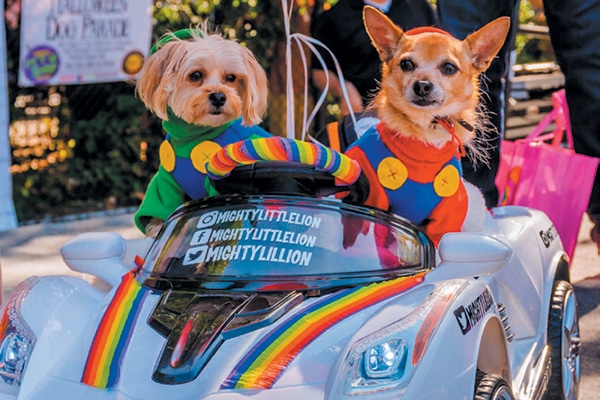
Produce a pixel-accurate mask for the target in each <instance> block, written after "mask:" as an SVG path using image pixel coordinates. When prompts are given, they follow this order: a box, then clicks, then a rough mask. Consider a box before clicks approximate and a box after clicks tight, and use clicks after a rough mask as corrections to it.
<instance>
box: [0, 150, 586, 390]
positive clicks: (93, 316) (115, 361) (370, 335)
mask: <svg viewBox="0 0 600 400" xmlns="http://www.w3.org/2000/svg"><path fill="white" fill-rule="evenodd" d="M238 171H239V172H238ZM236 174H238V175H236ZM273 179H276V180H277V182H276V183H275V184H273ZM222 182H224V186H223V187H222V188H221V192H223V191H224V188H230V189H229V191H230V192H244V191H245V192H246V194H235V193H225V194H222V195H220V196H217V197H212V198H207V199H204V200H200V201H196V202H192V203H189V204H187V205H185V206H183V207H181V208H180V209H179V210H178V211H176V212H175V213H174V214H173V215H172V216H171V217H170V219H169V220H168V221H167V222H166V223H165V225H164V227H163V229H162V231H161V233H160V234H159V236H158V238H157V239H156V240H155V241H154V243H153V244H152V246H151V247H150V250H149V252H148V253H147V254H145V257H144V259H143V260H141V261H140V263H139V265H140V266H139V268H134V269H130V266H127V265H126V264H124V262H123V260H122V257H123V255H124V254H125V249H126V248H125V245H126V244H125V241H124V240H123V239H122V237H120V235H118V234H111V233H90V234H84V235H81V236H79V237H77V238H75V239H74V240H72V241H71V242H69V243H68V244H67V245H65V246H64V247H63V248H62V249H61V251H62V254H63V258H64V259H65V262H66V263H67V264H68V265H69V266H70V267H71V268H72V269H74V270H76V271H80V272H85V273H87V274H91V275H95V276H97V277H100V278H102V279H103V280H104V281H106V282H107V283H108V284H109V285H110V286H111V287H112V288H111V289H110V290H109V291H107V292H106V291H102V290H100V289H98V288H96V287H94V286H92V285H90V284H89V283H88V282H87V281H86V280H83V279H79V278H76V277H58V276H56V277H34V278H30V279H28V280H26V281H24V282H23V283H21V284H20V285H19V286H18V288H16V289H15V290H14V291H12V292H11V293H10V295H9V296H8V298H7V299H6V300H5V302H4V303H3V306H2V317H1V320H0V333H1V335H0V339H1V342H0V399H19V400H21V399H22V400H25V399H31V400H40V399H61V400H66V399H77V400H81V399H85V400H96V399H98V400H102V399H119V400H142V399H143V400H148V399H178V400H187V399H189V400H192V399H194V400H195V399H214V400H216V399H227V400H230V399H243V398H248V399H255V400H259V399H286V400H294V399H300V400H309V399H310V400H315V399H329V400H342V399H356V398H359V399H419V400H420V399H434V400H439V399H451V400H456V399H501V400H505V399H540V398H544V399H576V398H577V391H578V383H579V373H580V371H579V366H580V358H579V346H580V343H579V328H578V315H577V303H576V299H575V294H574V291H573V288H572V286H571V284H570V283H569V265H568V261H567V258H566V256H565V253H564V252H563V248H562V244H561V241H560V238H559V237H558V235H557V234H556V231H555V229H554V227H553V225H552V223H551V221H550V220H549V219H548V218H547V217H546V215H545V214H543V213H541V212H538V211H535V210H531V209H526V208H522V207H504V208H496V209H494V210H492V213H491V215H490V216H489V218H488V220H487V221H486V224H485V229H484V231H482V232H478V233H450V234H447V235H445V236H444V237H443V239H442V240H441V242H440V245H439V248H438V249H435V248H434V247H433V246H432V244H431V242H430V241H429V240H428V238H427V237H425V236H424V234H423V233H422V232H421V231H420V230H419V228H417V227H416V226H414V225H413V224H411V223H410V222H408V221H406V220H404V219H402V218H399V217H396V216H394V215H390V214H388V213H384V212H381V211H377V210H374V209H370V208H367V207H363V206H359V205H355V204H351V202H349V201H345V200H344V199H338V198H336V197H335V196H331V195H330V193H329V192H327V190H329V189H327V187H328V186H332V185H331V182H333V179H332V178H330V176H329V174H327V173H323V172H322V171H315V170H314V169H310V168H308V169H307V168H306V167H304V166H300V167H299V166H295V165H284V166H283V167H282V166H279V165H272V164H271V163H269V162H265V163H257V164H256V165H255V166H251V167H246V168H239V169H236V170H235V171H234V174H232V175H231V176H230V177H229V178H228V179H225V180H223V181H222ZM290 187H291V189H290ZM252 188H254V189H252ZM256 188H258V189H256ZM323 188H325V189H323ZM347 189H348V190H350V191H354V189H355V188H353V187H349V188H347ZM248 191H250V193H248ZM266 192H268V193H269V194H264V193H266ZM290 192H295V193H296V194H289V193H290ZM298 193H299V194H298ZM359 195H360V194H359ZM142 256H144V254H142Z"/></svg>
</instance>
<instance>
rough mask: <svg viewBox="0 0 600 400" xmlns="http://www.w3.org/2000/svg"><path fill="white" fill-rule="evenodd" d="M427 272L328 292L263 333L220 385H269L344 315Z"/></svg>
mask: <svg viewBox="0 0 600 400" xmlns="http://www.w3.org/2000/svg"><path fill="white" fill-rule="evenodd" d="M423 276H424V274H418V275H415V276H411V277H402V278H398V279H394V280H391V281H386V282H381V283H374V284H371V285H368V286H362V287H357V288H352V289H347V290H342V291H340V292H337V293H335V294H333V295H332V296H328V297H326V298H324V299H322V300H320V301H318V302H316V303H315V304H313V305H312V306H310V307H309V308H307V309H305V310H302V312H299V313H298V314H296V315H294V316H292V317H291V318H290V319H289V320H288V321H286V322H285V323H283V324H282V325H281V326H280V327H278V328H277V329H274V330H273V331H272V332H270V333H269V334H267V335H266V336H265V337H263V338H262V339H261V340H260V341H259V342H258V343H257V344H256V345H255V346H254V347H253V348H252V349H250V351H248V353H247V354H246V355H245V356H244V358H242V360H241V361H240V362H239V363H238V364H237V365H236V367H235V368H234V369H233V371H232V372H231V373H230V374H229V376H228V377H227V379H226V380H225V381H224V382H223V383H222V384H221V389H270V388H271V387H272V386H273V385H274V384H275V382H276V381H277V379H279V377H280V376H281V374H282V373H283V371H284V370H285V369H286V368H287V366H288V365H289V364H290V363H291V362H292V361H293V360H294V358H296V356H297V355H298V354H299V353H300V352H301V351H302V350H303V349H304V348H305V347H306V346H308V345H309V344H310V343H311V342H312V341H313V340H315V339H316V338H318V337H319V336H320V335H321V334H322V333H323V332H325V331H326V330H327V329H329V328H330V327H332V326H333V325H335V324H337V323H338V322H340V321H342V320H343V319H345V318H347V317H349V316H351V315H353V314H355V313H357V312H359V311H361V310H363V309H365V308H367V307H370V306H372V305H374V304H376V303H379V302H382V301H384V300H387V299H389V298H391V297H393V296H395V295H397V294H399V293H402V292H405V291H406V290H408V289H410V288H412V287H414V286H415V285H417V284H419V283H421V282H422V281H423Z"/></svg>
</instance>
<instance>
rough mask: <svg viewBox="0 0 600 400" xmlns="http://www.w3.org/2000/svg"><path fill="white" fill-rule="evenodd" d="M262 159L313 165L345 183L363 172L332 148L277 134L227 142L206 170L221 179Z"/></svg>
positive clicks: (349, 182) (214, 177) (209, 174)
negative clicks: (243, 166) (238, 167)
mask: <svg viewBox="0 0 600 400" xmlns="http://www.w3.org/2000/svg"><path fill="white" fill-rule="evenodd" d="M261 160H262V161H293V162H297V163H301V164H306V165H311V166H314V167H316V168H318V169H320V170H323V171H326V172H329V173H331V175H333V176H335V177H336V178H338V179H339V180H340V181H342V182H344V183H346V184H352V183H354V182H355V181H356V180H357V179H358V178H359V176H360V172H361V169H360V166H359V164H358V162H357V161H355V160H353V159H351V158H350V157H348V156H347V155H345V154H342V153H339V152H337V151H335V150H332V149H330V148H329V147H326V146H323V145H320V144H316V143H310V142H304V141H300V140H294V139H286V138H281V137H278V136H273V137H268V138H258V139H248V140H243V141H240V142H235V143H231V144H228V145H227V146H225V147H223V148H222V149H221V150H219V151H218V152H217V153H216V154H215V155H214V156H213V157H212V158H211V159H210V161H209V162H208V163H207V164H206V171H207V174H208V176H209V177H210V178H212V179H219V178H223V177H226V176H227V175H229V173H230V172H231V171H232V170H233V169H234V168H235V167H237V166H238V165H240V164H252V163H254V162H256V161H261Z"/></svg>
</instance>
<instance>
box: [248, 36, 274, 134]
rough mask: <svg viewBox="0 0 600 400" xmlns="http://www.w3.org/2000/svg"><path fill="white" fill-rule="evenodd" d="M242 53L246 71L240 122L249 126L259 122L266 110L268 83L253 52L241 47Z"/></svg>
mask: <svg viewBox="0 0 600 400" xmlns="http://www.w3.org/2000/svg"><path fill="white" fill-rule="evenodd" d="M242 54H243V58H244V64H245V65H246V70H247V71H248V77H247V79H245V82H244V89H243V90H244V94H243V96H242V98H243V100H242V101H243V104H242V124H243V125H244V126H251V125H256V124H259V123H260V122H261V121H262V117H263V115H264V114H265V112H266V111H267V99H268V93H269V85H268V81H267V74H266V73H265V70H264V69H263V67H262V66H261V65H260V64H259V62H258V60H256V57H254V54H253V53H252V52H251V51H250V50H249V49H247V48H245V47H243V48H242Z"/></svg>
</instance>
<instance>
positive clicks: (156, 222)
mask: <svg viewBox="0 0 600 400" xmlns="http://www.w3.org/2000/svg"><path fill="white" fill-rule="evenodd" d="M163 222H164V221H163V220H162V219H159V218H152V219H151V220H150V222H148V224H147V225H146V229H145V231H146V236H150V237H153V238H155V237H156V236H158V232H160V230H161V228H162V226H163Z"/></svg>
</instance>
